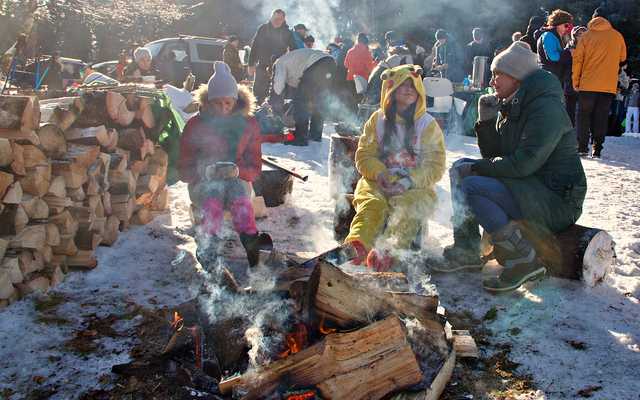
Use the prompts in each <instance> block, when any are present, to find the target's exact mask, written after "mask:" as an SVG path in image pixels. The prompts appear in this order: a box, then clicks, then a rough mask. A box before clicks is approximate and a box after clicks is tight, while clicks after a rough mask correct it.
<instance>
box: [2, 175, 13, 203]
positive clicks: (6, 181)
mask: <svg viewBox="0 0 640 400" xmlns="http://www.w3.org/2000/svg"><path fill="white" fill-rule="evenodd" d="M11 184H13V174H10V173H8V172H4V171H0V199H2V198H3V197H4V195H5V194H6V193H7V190H9V187H11Z"/></svg>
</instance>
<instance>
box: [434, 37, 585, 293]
mask: <svg viewBox="0 0 640 400" xmlns="http://www.w3.org/2000/svg"><path fill="white" fill-rule="evenodd" d="M491 71H492V73H493V77H492V80H491V85H492V86H493V88H494V89H495V94H487V95H484V96H482V97H481V98H480V101H479V104H478V114H479V118H478V122H477V123H476V126H475V131H476V135H477V137H478V146H479V147H480V153H481V154H482V159H480V160H474V159H469V158H463V159H460V160H457V161H456V162H455V163H454V164H453V166H452V168H451V170H450V179H451V197H452V203H453V221H452V222H453V235H454V244H453V245H452V246H449V247H447V248H445V250H444V257H445V259H446V260H447V261H448V262H445V263H443V264H441V265H436V266H433V269H435V270H437V271H440V272H454V271H458V270H463V269H476V270H480V269H482V261H481V259H480V233H479V230H478V224H479V225H480V226H482V228H483V229H484V231H485V232H487V233H488V234H489V235H490V237H491V241H492V244H493V245H494V253H495V255H496V258H497V259H498V261H499V262H500V263H501V264H502V265H503V266H504V270H503V272H502V273H501V275H500V276H499V277H497V278H491V279H488V280H485V281H484V282H483V286H484V288H485V289H486V290H489V291H492V292H504V291H511V290H515V289H517V288H518V287H519V286H520V285H522V284H523V283H525V282H527V281H529V280H535V279H538V278H540V277H542V276H544V275H545V273H546V268H545V266H544V265H543V264H542V263H541V262H540V261H539V258H538V254H537V253H536V249H535V248H534V246H533V244H532V242H531V241H530V240H529V238H527V236H526V235H527V234H526V232H527V231H531V232H533V234H534V235H535V232H554V233H555V232H560V231H562V230H564V229H566V228H568V227H569V226H571V225H573V224H574V223H575V222H576V221H577V220H578V218H579V217H580V215H581V214H582V204H583V202H584V198H585V194H586V191H587V180H586V177H585V174H584V170H583V168H582V163H581V162H580V157H579V156H578V151H577V141H576V135H575V131H574V129H573V127H572V124H571V120H570V119H569V115H568V114H567V112H566V109H565V107H564V102H563V97H564V95H563V90H562V87H561V85H560V82H559V81H558V79H556V78H555V77H554V75H553V74H552V73H550V72H548V71H546V70H543V69H540V68H539V65H538V63H537V59H536V55H535V54H534V53H533V52H531V49H530V48H529V46H528V45H527V44H526V43H524V42H515V43H513V44H512V45H511V46H510V47H509V48H508V49H507V50H505V51H503V52H502V53H500V54H499V55H498V56H497V57H496V58H495V59H494V60H493V63H492V64H491ZM523 227H524V228H527V229H526V230H525V229H523Z"/></svg>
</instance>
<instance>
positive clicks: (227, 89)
mask: <svg viewBox="0 0 640 400" xmlns="http://www.w3.org/2000/svg"><path fill="white" fill-rule="evenodd" d="M207 89H208V93H207V99H208V100H213V99H218V98H220V97H233V98H234V99H237V98H238V83H237V82H236V80H235V78H234V77H233V75H231V69H230V68H229V66H228V65H227V64H225V63H223V62H222V61H216V62H215V63H214V64H213V75H211V78H209V82H208V83H207Z"/></svg>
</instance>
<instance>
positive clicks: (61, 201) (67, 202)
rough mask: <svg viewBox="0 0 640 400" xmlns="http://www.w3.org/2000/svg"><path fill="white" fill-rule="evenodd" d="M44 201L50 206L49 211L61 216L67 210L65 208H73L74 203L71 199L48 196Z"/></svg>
mask: <svg viewBox="0 0 640 400" xmlns="http://www.w3.org/2000/svg"><path fill="white" fill-rule="evenodd" d="M42 200H44V201H45V203H47V205H48V206H49V211H50V212H51V213H53V214H59V213H61V212H63V211H64V210H65V208H68V207H71V206H73V202H72V201H71V199H70V198H69V197H57V196H51V195H49V194H48V195H46V196H44V197H43V198H42Z"/></svg>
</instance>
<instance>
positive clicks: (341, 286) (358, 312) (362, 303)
mask: <svg viewBox="0 0 640 400" xmlns="http://www.w3.org/2000/svg"><path fill="white" fill-rule="evenodd" d="M308 294H309V299H311V300H310V306H311V307H310V310H309V311H310V312H311V313H315V315H316V316H317V317H316V318H311V320H317V321H320V320H321V319H324V320H325V321H326V322H328V323H330V324H335V325H336V326H338V327H340V328H343V329H350V328H354V327H357V326H360V325H362V324H367V323H369V322H370V321H371V320H372V319H373V318H374V317H380V316H387V315H390V314H393V313H396V314H398V315H400V316H409V317H415V318H417V319H418V320H419V321H420V322H421V323H422V324H423V325H424V326H425V327H426V328H428V329H433V330H434V331H438V330H442V325H441V324H440V322H438V321H437V320H438V319H439V318H438V316H437V313H436V311H437V308H438V304H439V301H438V296H424V295H419V294H416V293H411V292H390V291H385V290H383V289H380V288H378V287H375V286H366V285H363V283H362V281H361V280H358V279H356V278H354V277H352V276H350V275H349V274H346V273H344V272H342V270H340V269H339V268H337V267H334V266H333V265H331V264H329V263H326V262H322V261H321V262H320V263H319V264H318V265H317V266H316V268H315V270H314V272H313V274H312V275H311V278H310V279H309V286H308ZM441 339H442V341H444V337H442V338H441Z"/></svg>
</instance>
